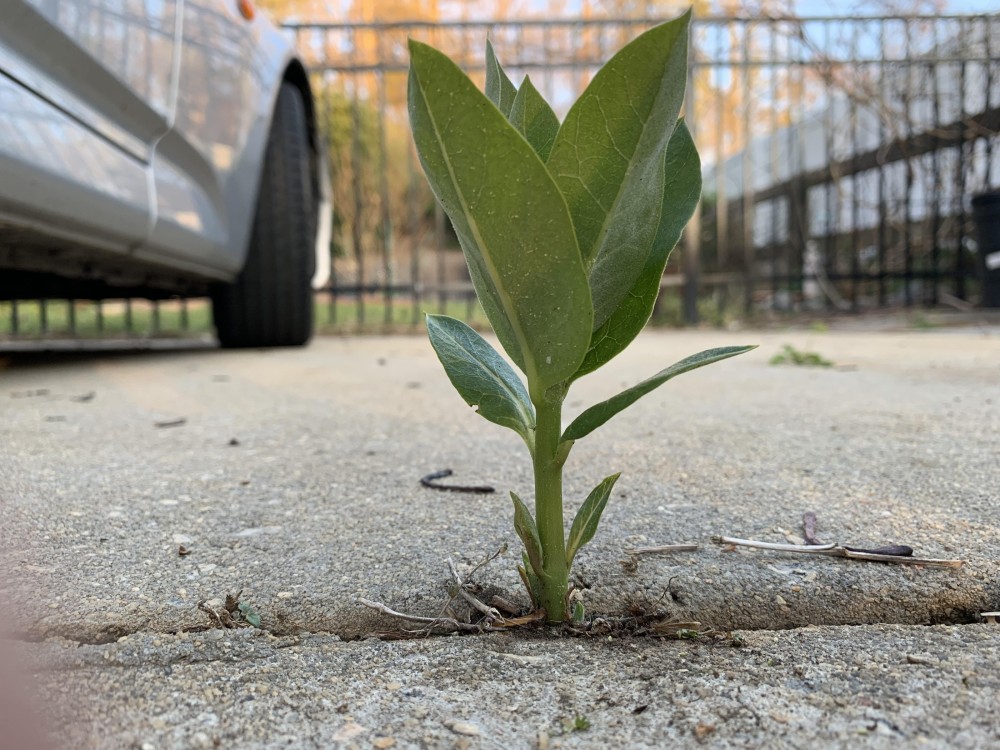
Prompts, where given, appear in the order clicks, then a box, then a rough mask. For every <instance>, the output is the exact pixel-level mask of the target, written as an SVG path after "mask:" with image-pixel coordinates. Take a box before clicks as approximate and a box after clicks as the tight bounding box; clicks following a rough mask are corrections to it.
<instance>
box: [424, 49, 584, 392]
mask: <svg viewBox="0 0 1000 750" xmlns="http://www.w3.org/2000/svg"><path fill="white" fill-rule="evenodd" d="M409 110H410V123H411V125H412V128H413V138H414V141H415V142H416V146H417V152H418V153H419V155H420V162H421V164H422V165H423V167H424V171H425V173H426V174H427V179H428V181H429V182H430V185H431V187H432V188H433V190H434V194H435V195H436V196H437V198H438V200H439V201H440V202H441V205H442V206H443V207H444V209H445V211H446V212H447V214H448V216H449V217H451V221H452V224H453V226H454V227H455V231H456V233H457V235H458V239H459V242H460V244H461V245H462V250H463V251H464V253H465V258H466V261H467V262H468V264H469V273H470V275H471V276H472V282H473V284H474V285H475V288H476V293H477V294H478V295H479V300H480V302H481V303H482V305H483V309H484V310H485V312H486V316H487V317H488V318H489V321H490V323H491V324H492V326H493V330H494V331H495V332H496V334H497V337H498V338H499V339H500V343H501V344H502V345H503V348H504V349H505V350H506V351H507V353H508V354H509V355H510V357H511V359H513V360H514V362H515V364H517V366H518V367H520V368H521V370H522V371H524V372H525V373H526V374H527V376H528V383H529V385H530V388H531V389H532V392H534V389H539V392H541V391H543V390H544V389H545V388H548V387H549V386H551V385H554V384H556V383H559V382H562V381H564V380H566V379H567V378H569V377H570V376H571V375H572V374H573V373H574V372H576V370H577V368H578V367H579V366H580V363H581V362H582V361H583V357H584V355H585V354H586V352H587V349H588V347H589V346H590V334H591V332H592V331H593V323H592V320H593V308H592V307H591V302H590V288H589V286H588V284H587V276H586V273H585V272H584V270H583V263H582V261H581V260H580V251H579V248H578V247H577V245H576V238H575V235H574V232H573V222H572V219H571V218H570V215H569V209H568V208H567V207H566V201H565V200H564V198H563V197H562V194H561V193H560V192H559V188H557V187H556V184H555V182H553V180H552V177H551V176H550V175H549V173H548V171H547V170H546V169H545V165H544V164H543V163H542V161H541V160H540V159H539V158H538V155H537V154H535V152H534V150H533V149H532V148H531V146H530V145H529V144H528V143H527V142H526V141H525V139H524V138H523V137H522V136H521V134H520V133H518V132H517V130H515V129H514V126H513V125H511V124H510V123H509V122H507V120H506V118H505V117H504V116H503V115H502V114H501V113H500V112H499V111H498V110H497V108H496V107H494V106H493V105H491V104H490V103H489V100H488V99H487V98H486V97H485V96H484V95H483V94H482V92H480V91H479V90H478V89H477V88H476V87H475V85H474V84H473V83H472V81H470V80H469V78H468V76H466V75H465V73H463V72H462V71H461V70H460V69H459V68H458V66H456V65H455V64H454V63H453V62H452V61H451V60H449V59H448V58H447V57H446V56H445V55H443V54H441V53H440V52H438V51H437V50H435V49H433V48H431V47H428V46H427V45H426V44H421V43H419V42H415V41H411V42H410V79H409Z"/></svg>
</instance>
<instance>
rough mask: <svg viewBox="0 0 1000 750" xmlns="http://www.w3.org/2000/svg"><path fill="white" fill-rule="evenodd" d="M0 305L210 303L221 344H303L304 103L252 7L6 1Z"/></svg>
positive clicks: (0, 93) (313, 192)
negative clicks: (197, 299)
mask: <svg viewBox="0 0 1000 750" xmlns="http://www.w3.org/2000/svg"><path fill="white" fill-rule="evenodd" d="M0 6H2V8H3V11H2V13H0V299H25V298H36V297H49V298H52V297H65V298H75V299H100V298H105V297H124V296H146V297H150V298H162V297H169V296H172V295H176V294H182V295H209V296H211V299H212V306H213V312H214V317H215V325H216V330H217V333H218V337H219V340H220V341H221V343H222V344H223V346H235V347H240V346H285V345H298V344H303V343H305V342H306V341H307V340H308V339H309V337H310V335H311V333H312V286H313V285H314V284H318V283H321V282H322V281H323V280H324V277H325V275H326V273H327V272H328V263H329V260H328V259H329V254H328V250H327V248H328V246H329V226H328V225H329V221H330V216H331V212H330V210H329V206H328V205H325V204H326V203H327V201H328V198H327V196H328V195H329V185H328V180H327V179H326V171H325V167H324V160H323V158H322V154H323V149H322V147H321V141H320V135H319V133H318V132H317V127H316V118H315V113H314V104H313V97H312V94H311V93H310V88H309V81H308V77H307V75H306V71H305V69H304V68H303V66H302V63H301V62H300V61H299V60H298V59H297V58H296V56H295V54H294V51H293V49H292V48H291V46H290V44H289V43H288V41H287V40H286V39H285V38H284V37H283V36H282V35H281V33H280V32H279V31H277V30H276V29H275V28H274V27H273V26H272V25H271V24H270V23H268V22H267V21H266V20H265V19H264V18H263V17H262V15H261V14H260V13H259V12H256V11H255V10H254V8H253V5H252V3H251V2H249V0H0Z"/></svg>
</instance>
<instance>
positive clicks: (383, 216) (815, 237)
mask: <svg viewBox="0 0 1000 750" xmlns="http://www.w3.org/2000/svg"><path fill="white" fill-rule="evenodd" d="M654 23H656V19H639V20H635V19H616V20H606V19H601V20H597V19H574V20H568V21H505V22H494V23H454V24H430V23H400V24H378V23H373V24H293V25H289V26H288V27H287V29H288V33H290V34H292V35H293V36H294V38H295V40H296V43H297V46H298V48H299V49H300V50H301V51H302V53H303V55H305V57H306V60H307V64H308V65H309V66H310V69H311V70H312V75H313V81H314V85H315V88H316V91H317V92H318V95H319V100H320V107H321V117H322V119H323V123H324V128H325V130H326V132H327V134H328V140H329V146H330V153H331V159H332V166H333V170H334V174H335V176H336V177H335V181H336V183H337V187H336V198H337V200H336V204H337V206H338V207H337V209H336V211H337V214H336V220H335V225H336V228H337V231H336V237H335V242H334V248H333V252H334V264H333V267H334V276H333V279H332V281H331V286H330V289H329V292H328V295H327V296H326V298H325V302H324V306H323V307H324V309H323V310H321V318H322V317H323V316H325V320H327V321H330V322H333V323H335V324H336V323H354V324H361V325H365V324H368V323H372V322H380V323H382V324H399V323H407V322H416V321H417V320H418V319H419V316H420V313H421V312H422V311H423V310H425V309H446V308H448V307H449V305H452V306H455V305H458V306H459V307H461V305H462V304H465V305H467V306H468V310H467V311H466V312H467V313H470V314H471V313H472V312H473V311H474V307H473V302H472V300H473V293H472V288H471V285H470V283H469V281H468V276H467V275H466V272H465V269H464V263H463V261H462V257H461V253H460V251H459V250H458V246H457V242H456V241H455V238H454V236H453V234H452V233H451V231H450V228H449V225H448V222H447V220H446V218H445V217H444V216H443V215H442V213H441V210H440V208H439V207H438V206H437V205H436V204H435V203H434V201H433V199H432V197H431V195H430V193H429V191H428V189H427V187H426V185H425V183H424V182H423V179H422V178H421V176H420V172H419V168H418V165H417V163H416V159H415V156H414V153H413V150H412V147H411V146H410V141H409V134H408V129H407V122H406V113H405V90H406V89H405V78H406V66H407V57H406V39H407V37H415V38H418V39H421V40H424V41H428V42H430V43H432V44H434V45H435V46H437V47H440V48H442V49H443V50H444V51H446V52H447V53H448V54H449V55H451V56H452V57H453V58H454V59H456V60H457V61H458V62H459V64H461V65H462V66H463V67H464V68H465V69H466V70H468V71H469V73H470V74H471V75H472V76H473V77H474V78H477V79H478V80H480V82H481V80H482V78H483V75H484V73H483V62H482V53H483V46H484V42H485V39H486V38H487V36H489V37H490V38H491V39H492V41H493V45H494V47H495V48H496V50H497V53H498V56H499V57H500V59H501V61H502V63H503V64H504V66H505V68H506V69H507V70H508V72H509V73H510V74H511V76H512V78H513V79H514V80H515V82H517V81H518V80H519V79H520V78H521V77H522V76H524V75H530V76H531V78H532V80H533V82H534V83H535V85H536V86H537V87H538V88H539V90H540V91H542V93H543V94H544V95H546V96H547V98H548V99H549V100H550V102H551V103H552V104H553V106H554V108H555V109H556V111H557V113H559V114H560V115H562V114H564V113H565V112H566V110H567V109H568V107H569V106H570V104H571V103H572V101H573V100H574V99H575V98H576V96H577V95H578V94H579V92H580V91H582V89H583V88H584V87H585V86H586V85H587V83H588V82H589V80H590V79H591V77H592V76H593V75H594V73H595V72H596V71H597V69H598V68H599V67H600V65H601V63H603V62H604V61H606V60H607V59H608V58H609V57H610V56H611V55H612V54H613V53H614V52H615V50H616V49H617V48H618V47H620V46H621V45H622V44H624V43H625V42H626V41H628V40H629V39H631V38H633V37H635V36H636V35H637V34H638V33H640V32H641V31H642V30H644V29H645V28H648V27H649V26H651V25H652V24H654ZM998 53H1000V17H997V16H935V17H904V16H885V17H877V18H850V19H845V18H841V17H824V18H808V19H800V18H790V17H786V18H702V19H698V20H697V21H696V22H695V25H694V31H693V37H692V45H691V66H690V81H689V94H688V98H687V103H686V116H687V118H688V123H689V125H690V126H691V127H692V130H693V132H694V134H695V139H696V141H697V142H698V144H699V150H700V152H701V155H702V161H703V164H704V177H705V191H704V200H703V202H702V206H701V208H700V210H699V212H698V214H697V215H696V216H695V218H694V220H693V221H692V223H691V225H689V227H688V230H687V232H686V233H685V237H684V239H683V240H682V242H681V246H680V247H679V249H678V251H677V252H676V253H675V255H674V257H673V259H672V261H671V264H670V266H668V269H667V273H666V275H665V276H664V282H663V286H664V295H663V300H662V301H661V304H660V307H659V310H658V317H659V318H660V319H661V320H665V321H680V320H685V321H687V322H695V321H697V320H698V319H699V318H704V319H708V320H711V321H716V322H718V321H721V320H723V319H725V318H726V317H727V316H729V315H732V314H740V315H743V314H751V315H752V314H754V313H757V312H759V311H762V310H772V311H789V312H795V311H806V310H853V311H857V310H862V309H869V308H876V307H878V308H884V307H891V306H913V305H938V304H941V303H942V302H950V303H952V304H959V305H960V304H962V301H970V302H975V301H976V299H977V295H978V282H977V279H976V274H975V252H976V246H975V241H974V233H973V231H972V229H971V219H970V213H969V198H970V196H971V195H973V194H975V193H976V192H980V191H984V190H987V189H990V188H996V187H997V186H1000V149H998V146H1000V54H998ZM463 301H464V303H463Z"/></svg>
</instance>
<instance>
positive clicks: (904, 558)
mask: <svg viewBox="0 0 1000 750" xmlns="http://www.w3.org/2000/svg"><path fill="white" fill-rule="evenodd" d="M715 540H716V541H717V542H718V543H719V544H735V545H738V546H740V547H753V548H755V549H766V550H771V551H773V552H800V553H806V554H812V555H826V556H828V557H846V558H847V559H849V560H864V561H866V562H886V563H896V564H897V565H924V566H927V567H929V568H960V567H962V565H963V563H964V562H965V561H964V560H945V559H941V558H934V557H912V556H911V555H906V554H901V553H900V552H895V553H888V554H887V551H888V550H899V549H909V548H903V547H902V546H901V545H900V546H898V547H883V548H881V549H880V550H859V549H858V548H856V547H845V546H843V545H840V544H833V543H831V544H776V543H773V542H758V541H754V540H753V539H737V538H736V537H731V536H722V537H716V538H715ZM910 552H911V554H912V549H911V550H910Z"/></svg>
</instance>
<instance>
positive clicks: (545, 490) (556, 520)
mask: <svg viewBox="0 0 1000 750" xmlns="http://www.w3.org/2000/svg"><path fill="white" fill-rule="evenodd" d="M535 412H536V417H535V419H536V421H535V454H534V468H535V522H536V524H537V526H538V538H539V541H540V542H541V545H542V565H543V569H542V570H541V571H537V572H539V573H540V575H539V576H538V577H539V579H540V580H541V585H542V590H541V591H540V592H536V596H538V599H539V604H541V606H542V607H543V608H544V609H545V614H546V617H547V619H548V621H549V622H562V621H563V620H564V619H565V618H566V589H567V586H568V584H569V566H568V565H567V564H566V539H565V532H564V530H563V498H562V467H563V463H564V462H565V460H566V456H565V453H566V451H563V452H562V455H560V451H559V439H560V437H561V436H562V399H561V398H559V399H558V400H554V401H549V400H547V399H545V398H540V399H538V400H537V401H536V402H535Z"/></svg>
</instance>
